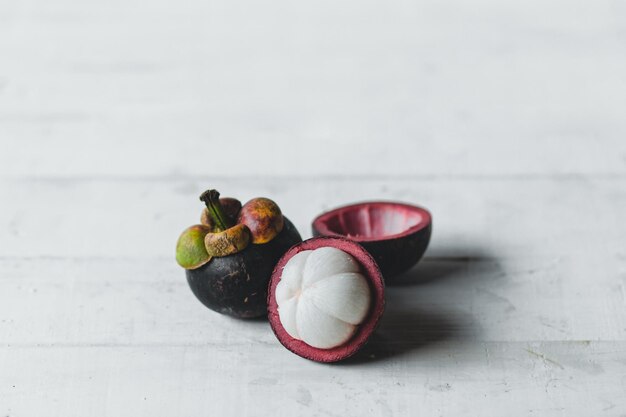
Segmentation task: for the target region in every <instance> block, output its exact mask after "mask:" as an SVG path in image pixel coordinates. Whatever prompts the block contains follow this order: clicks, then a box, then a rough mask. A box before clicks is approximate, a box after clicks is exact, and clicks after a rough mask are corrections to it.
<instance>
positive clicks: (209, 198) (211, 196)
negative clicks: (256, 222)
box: [200, 190, 233, 231]
mask: <svg viewBox="0 0 626 417" xmlns="http://www.w3.org/2000/svg"><path fill="white" fill-rule="evenodd" d="M200 201H204V204H206V207H207V210H208V214H209V217H210V218H211V220H213V223H214V224H215V226H216V228H217V229H219V231H222V230H226V229H229V228H231V227H232V226H233V224H232V222H231V221H230V219H229V218H228V216H227V215H226V213H224V209H223V208H222V204H221V203H220V193H219V192H218V191H217V190H207V191H205V192H203V193H202V194H201V195H200Z"/></svg>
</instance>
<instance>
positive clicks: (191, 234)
mask: <svg viewBox="0 0 626 417" xmlns="http://www.w3.org/2000/svg"><path fill="white" fill-rule="evenodd" d="M219 195H220V194H219V193H218V192H217V191H216V190H208V191H206V192H204V193H202V195H201V196H200V200H201V201H203V202H204V203H205V204H206V208H205V209H204V210H203V211H202V215H201V219H200V220H201V224H197V225H194V226H191V227H189V228H187V229H186V230H185V231H184V232H183V233H182V234H181V236H180V238H179V239H178V243H177V245H176V260H177V262H178V264H179V265H180V266H182V267H183V268H185V270H186V271H185V273H186V275H187V282H188V283H189V286H190V287H191V290H192V292H193V293H194V294H195V296H196V297H197V298H198V300H200V301H201V302H202V304H204V305H205V306H207V307H208V308H210V309H211V310H215V311H217V312H218V313H222V314H227V315H230V316H233V317H237V318H254V317H260V316H263V315H265V314H266V313H267V288H268V282H269V280H270V277H271V275H272V270H273V269H274V266H275V265H276V262H277V261H278V260H279V258H280V257H281V256H282V255H283V254H284V253H285V252H286V251H287V249H289V248H290V247H291V246H292V245H294V244H296V243H298V242H301V241H302V238H301V237H300V234H299V233H298V231H297V230H296V228H295V227H294V225H293V224H292V223H291V222H290V221H289V219H287V218H286V217H285V216H283V214H282V212H281V211H280V208H279V207H278V205H277V204H276V203H274V202H273V201H272V200H270V199H267V198H255V199H252V200H250V201H249V202H247V203H246V204H245V205H243V207H242V205H241V203H240V202H239V201H238V200H236V199H233V198H222V199H220V198H219Z"/></svg>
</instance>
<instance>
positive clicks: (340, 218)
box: [312, 201, 432, 279]
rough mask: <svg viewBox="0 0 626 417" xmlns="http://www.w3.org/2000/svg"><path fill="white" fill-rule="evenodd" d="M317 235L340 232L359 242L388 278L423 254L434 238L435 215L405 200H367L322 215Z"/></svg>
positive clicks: (316, 225)
mask: <svg viewBox="0 0 626 417" xmlns="http://www.w3.org/2000/svg"><path fill="white" fill-rule="evenodd" d="M312 229H313V235H314V236H337V237H346V238H348V239H351V240H354V241H355V242H359V243H360V244H361V245H363V247H365V249H367V250H368V251H369V252H370V253H371V254H372V256H374V258H375V259H376V262H377V263H378V265H379V267H380V269H381V271H382V272H383V275H384V276H385V278H386V279H389V278H393V277H394V276H396V275H398V274H400V273H401V272H404V271H405V270H407V269H409V268H410V267H412V266H413V265H415V264H416V263H417V262H418V261H419V260H420V259H421V257H422V256H423V254H424V252H425V251H426V248H427V247H428V243H429V241H430V235H431V229H432V216H431V214H430V213H429V211H428V210H426V209H424V208H422V207H419V206H414V205H410V204H405V203H396V202H382V201H376V202H365V203H358V204H352V205H348V206H344V207H340V208H337V209H334V210H331V211H329V212H326V213H323V214H321V215H319V216H318V217H317V218H316V219H315V220H314V221H313V224H312Z"/></svg>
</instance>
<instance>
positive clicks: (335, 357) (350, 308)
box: [267, 237, 385, 362]
mask: <svg viewBox="0 0 626 417" xmlns="http://www.w3.org/2000/svg"><path fill="white" fill-rule="evenodd" d="M384 287H385V285H384V282H383V278H382V274H381V272H380V270H379V269H378V266H377V265H376V261H374V259H373V258H372V256H371V255H370V254H369V253H368V252H367V251H366V250H365V249H364V248H363V247H362V246H360V245H359V244H358V243H356V242H354V241H351V240H348V239H344V238H334V237H317V238H312V239H309V240H306V241H304V242H302V243H298V244H297V245H295V246H293V247H291V249H289V250H288V251H287V253H285V254H284V255H283V257H282V258H281V259H280V260H279V261H278V264H277V265H276V268H274V272H273V273H272V278H271V280H270V285H269V290H268V293H269V294H268V301H267V304H268V317H269V322H270V325H271V327H272V330H273V331H274V334H275V335H276V337H277V338H278V340H279V341H280V343H282V344H283V346H285V347H286V348H287V349H289V350H290V351H292V352H293V353H295V354H296V355H299V356H302V357H303V358H307V359H310V360H313V361H317V362H336V361H340V360H342V359H345V358H347V357H349V356H351V355H353V354H354V353H356V352H357V351H358V350H359V349H360V348H361V347H362V346H363V345H364V344H365V343H366V341H367V340H368V338H369V337H370V335H371V334H372V333H373V331H374V329H375V328H376V326H377V324H378V321H379V320H380V317H381V316H382V314H383V310H384V305H385V299H384Z"/></svg>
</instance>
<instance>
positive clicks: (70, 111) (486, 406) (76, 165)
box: [0, 0, 626, 417]
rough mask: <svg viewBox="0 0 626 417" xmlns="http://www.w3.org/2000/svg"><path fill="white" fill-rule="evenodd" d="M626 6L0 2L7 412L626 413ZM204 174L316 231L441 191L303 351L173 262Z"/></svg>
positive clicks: (1, 369)
mask: <svg viewBox="0 0 626 417" xmlns="http://www.w3.org/2000/svg"><path fill="white" fill-rule="evenodd" d="M625 115H626V3H624V2H621V1H595V2H585V1H564V0H557V1H553V2H549V3H547V2H541V1H524V2H522V1H513V2H498V1H495V0H483V1H474V2H462V1H459V0H447V1H444V2H439V1H434V0H427V1H425V2H418V3H416V2H408V1H400V0H393V1H390V2H385V3H377V2H357V1H347V2H328V1H323V2H317V3H315V4H303V3H301V2H288V1H285V0H278V1H274V2H252V1H245V0H244V1H229V2H216V1H200V0H187V1H184V2H182V3H181V2H175V1H173V0H155V1H151V2H140V1H136V0H130V1H128V0H125V1H121V0H119V1H117V0H115V1H107V2H98V1H95V0H87V1H77V0H61V1H55V2H48V1H44V0H20V1H11V0H9V1H5V2H2V3H0V191H1V192H2V194H1V195H2V201H1V203H0V416H11V417H24V416H44V415H45V416H63V417H67V416H81V417H82V416H94V417H99V416H133V417H136V416H176V415H180V416H210V417H214V416H267V415H275V416H286V417H287V416H288V417H291V416H296V415H298V416H331V417H338V416H349V415H354V416H364V415H374V416H385V417H386V416H413V415H428V416H431V415H434V416H468V415H471V416H474V415H478V416H498V417H499V416H502V415H519V416H527V415H541V416H596V415H607V416H623V415H626V223H625V222H624V213H626V119H625V117H624V116H625ZM207 187H216V188H218V189H220V190H221V191H222V192H223V194H225V195H232V196H238V197H240V198H241V199H243V200H245V199H248V198H251V197H254V196H258V195H265V196H268V197H271V198H274V199H275V200H276V201H278V202H279V203H280V205H281V207H282V208H283V211H284V212H285V213H286V214H287V215H288V216H289V217H290V218H291V219H292V220H293V221H294V223H295V224H296V225H297V227H298V228H299V229H300V231H301V232H302V234H303V235H304V236H309V235H310V232H309V223H310V220H311V219H312V218H313V217H314V216H315V215H316V214H317V213H319V212H321V211H323V210H325V209H327V208H330V207H333V206H336V205H339V204H343V203H347V202H352V201H356V200H364V199H372V198H375V199H399V200H404V201H409V202H416V203H419V204H423V205H425V206H427V207H429V208H430V209H431V210H432V212H433V215H434V234H433V240H432V243H431V247H430V249H429V251H428V252H427V256H426V258H425V259H424V261H423V262H422V263H421V264H420V265H419V266H418V267H417V268H415V269H414V270H412V271H410V272H409V273H408V274H407V275H406V276H404V277H403V279H402V282H401V285H397V286H390V287H388V288H387V301H388V309H387V312H386V314H385V316H384V318H383V322H382V324H381V326H380V328H379V330H378V331H377V333H376V334H375V335H374V337H373V339H372V341H371V343H370V344H369V345H368V346H367V347H366V348H365V349H364V351H363V352H361V353H360V354H359V355H358V356H357V357H356V358H354V359H353V360H350V361H348V362H347V363H344V364H339V365H321V364H316V363H312V362H308V361H306V360H303V359H301V358H299V357H297V356H295V355H293V354H291V353H290V352H288V351H287V350H285V349H283V348H282V346H280V344H279V343H278V342H277V341H276V339H275V338H274V336H273V334H272V332H271V330H270V329H269V326H268V324H267V323H266V322H264V321H254V322H243V321H237V320H233V319H229V318H226V317H223V316H220V315H218V314H215V313H213V312H211V311H209V310H207V309H205V308H204V307H202V306H201V305H200V303H198V302H197V301H196V300H195V298H194V297H193V295H192V294H191V292H190V290H189V289H188V287H187V284H186V282H185V280H184V275H183V272H182V270H181V269H180V268H179V267H178V266H177V265H176V264H175V262H174V259H173V253H172V252H173V246H174V243H175V241H176V238H177V236H178V233H179V232H180V231H181V230H182V229H183V228H184V227H186V226H187V225H189V224H191V223H193V222H194V221H196V218H197V215H198V211H199V209H200V203H199V202H198V201H197V195H198V193H199V192H200V191H202V190H204V189H205V188H207Z"/></svg>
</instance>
